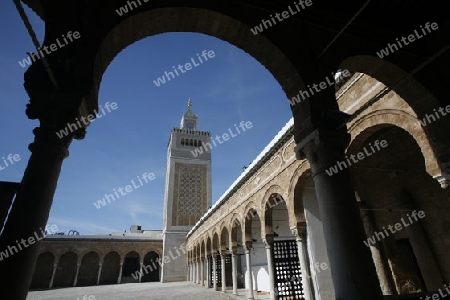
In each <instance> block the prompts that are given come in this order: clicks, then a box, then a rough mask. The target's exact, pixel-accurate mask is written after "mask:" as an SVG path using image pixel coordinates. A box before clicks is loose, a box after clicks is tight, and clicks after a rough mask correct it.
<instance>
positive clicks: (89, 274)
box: [77, 251, 100, 286]
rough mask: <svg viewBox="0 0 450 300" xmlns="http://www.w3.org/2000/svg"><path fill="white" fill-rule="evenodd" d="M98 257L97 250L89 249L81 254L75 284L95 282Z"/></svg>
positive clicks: (92, 283)
mask: <svg viewBox="0 0 450 300" xmlns="http://www.w3.org/2000/svg"><path fill="white" fill-rule="evenodd" d="M99 259H100V256H99V254H98V253H97V251H89V252H87V253H85V254H84V255H83V257H82V258H81V265H80V270H79V272H78V280H77V286H89V285H95V284H97V273H98V267H99V266H98V265H99Z"/></svg>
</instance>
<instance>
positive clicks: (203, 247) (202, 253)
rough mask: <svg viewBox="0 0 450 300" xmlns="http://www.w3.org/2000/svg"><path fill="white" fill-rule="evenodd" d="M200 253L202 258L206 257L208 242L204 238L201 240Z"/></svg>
mask: <svg viewBox="0 0 450 300" xmlns="http://www.w3.org/2000/svg"><path fill="white" fill-rule="evenodd" d="M200 253H201V257H202V258H204V257H206V242H205V239H204V238H202V239H201V242H200Z"/></svg>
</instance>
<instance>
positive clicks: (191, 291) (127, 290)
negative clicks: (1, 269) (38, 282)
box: [27, 282, 269, 300]
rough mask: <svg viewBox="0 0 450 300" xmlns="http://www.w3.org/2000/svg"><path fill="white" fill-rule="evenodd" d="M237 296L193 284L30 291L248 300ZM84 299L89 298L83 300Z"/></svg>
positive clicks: (105, 297)
mask: <svg viewBox="0 0 450 300" xmlns="http://www.w3.org/2000/svg"><path fill="white" fill-rule="evenodd" d="M238 293H239V294H240V295H239V296H234V295H233V294H232V292H231V290H229V291H227V293H222V292H218V291H213V290H212V289H207V288H206V287H204V286H201V285H198V284H195V283H192V282H172V283H160V282H146V283H127V284H115V285H100V286H88V287H75V288H60V289H52V290H45V291H31V292H29V293H28V297H27V300H94V298H93V297H95V300H148V299H151V300H166V299H182V300H199V299H200V300H229V299H233V300H235V299H241V300H242V299H247V297H246V295H245V291H244V290H239V291H238ZM255 293H256V292H255ZM84 295H86V296H87V297H85V298H84V299H83V296H84ZM89 296H91V298H89ZM92 296H93V297H92ZM255 299H258V300H259V299H261V300H262V299H269V297H268V296H267V295H255Z"/></svg>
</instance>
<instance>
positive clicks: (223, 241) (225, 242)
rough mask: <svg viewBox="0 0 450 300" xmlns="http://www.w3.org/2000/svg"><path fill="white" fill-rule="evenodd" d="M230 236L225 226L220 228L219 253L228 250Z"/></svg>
mask: <svg viewBox="0 0 450 300" xmlns="http://www.w3.org/2000/svg"><path fill="white" fill-rule="evenodd" d="M229 243H230V236H229V231H228V228H227V227H226V226H223V227H222V226H221V228H220V251H225V250H227V248H228V249H229V248H230V244H229Z"/></svg>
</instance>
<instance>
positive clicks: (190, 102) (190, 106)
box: [188, 97, 192, 115]
mask: <svg viewBox="0 0 450 300" xmlns="http://www.w3.org/2000/svg"><path fill="white" fill-rule="evenodd" d="M188 114H189V115H192V100H191V97H189V101H188Z"/></svg>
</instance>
